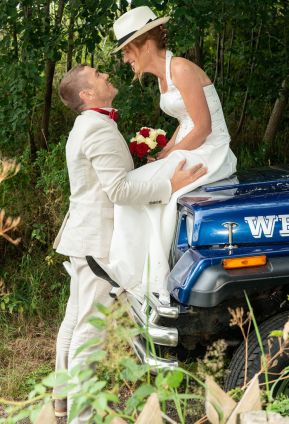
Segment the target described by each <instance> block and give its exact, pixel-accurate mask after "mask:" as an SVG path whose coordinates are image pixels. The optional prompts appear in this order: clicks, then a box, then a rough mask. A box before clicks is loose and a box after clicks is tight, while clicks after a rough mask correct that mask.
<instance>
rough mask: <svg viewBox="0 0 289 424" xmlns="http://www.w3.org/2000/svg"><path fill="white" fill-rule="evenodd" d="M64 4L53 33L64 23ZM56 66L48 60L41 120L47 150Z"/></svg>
mask: <svg viewBox="0 0 289 424" xmlns="http://www.w3.org/2000/svg"><path fill="white" fill-rule="evenodd" d="M49 3H50V2H49V0H48V2H47V4H49ZM64 4H65V0H60V1H59V6H58V11H57V16H56V19H55V24H54V28H53V32H58V31H59V28H60V25H61V21H62V16H63V10H64ZM55 65H56V62H55V61H53V60H51V59H47V61H46V66H45V78H46V82H45V94H44V108H43V114H42V120H41V132H42V137H41V147H42V148H46V149H47V148H48V144H47V143H48V136H49V134H48V128H49V119H50V110H51V99H52V87H53V78H54V72H55Z"/></svg>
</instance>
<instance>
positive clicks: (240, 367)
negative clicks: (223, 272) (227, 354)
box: [224, 311, 289, 391]
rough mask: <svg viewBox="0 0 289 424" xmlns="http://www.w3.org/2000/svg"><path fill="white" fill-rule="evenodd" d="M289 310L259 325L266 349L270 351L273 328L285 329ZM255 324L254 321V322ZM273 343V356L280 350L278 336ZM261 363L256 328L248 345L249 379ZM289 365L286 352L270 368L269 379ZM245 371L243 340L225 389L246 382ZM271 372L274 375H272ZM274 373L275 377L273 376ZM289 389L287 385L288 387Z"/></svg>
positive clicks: (261, 377)
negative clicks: (269, 342)
mask: <svg viewBox="0 0 289 424" xmlns="http://www.w3.org/2000/svg"><path fill="white" fill-rule="evenodd" d="M288 317H289V312H288V311H287V312H283V313H280V314H278V315H275V316H273V317H271V318H269V319H267V320H266V321H264V322H263V323H262V324H261V325H260V326H259V331H260V335H261V338H262V344H263V346H264V350H265V352H266V353H267V352H268V336H269V334H270V333H271V331H273V330H283V327H284V324H285V323H286V322H287V321H288ZM252 326H253V323H252ZM271 340H272V345H271V347H270V352H271V356H273V355H274V354H275V353H276V352H278V350H279V343H278V339H277V337H273V338H271ZM260 364H261V350H260V347H259V344H258V340H257V337H256V333H255V330H254V328H253V330H252V331H251V333H250V336H249V347H248V373H247V375H248V381H249V380H250V379H251V378H252V377H254V375H255V374H256V373H257V372H259V371H260V368H261V366H260ZM288 365H289V356H288V355H287V354H286V353H285V354H283V355H281V356H278V360H277V362H276V363H274V367H272V368H270V370H269V381H270V380H273V379H274V378H276V374H275V373H281V372H282V370H283V369H284V368H285V367H286V366H288ZM244 371H245V344H244V342H242V343H241V344H240V346H239V347H238V348H237V350H236V351H235V353H234V355H233V357H232V360H231V363H230V366H229V374H228V375H227V377H226V378H225V384H224V386H225V390H226V391H229V390H231V389H234V388H235V387H241V386H242V385H243V384H244ZM270 373H272V375H271V376H270ZM273 373H274V377H273ZM259 381H260V382H263V381H264V375H260V377H259ZM286 390H287V387H286Z"/></svg>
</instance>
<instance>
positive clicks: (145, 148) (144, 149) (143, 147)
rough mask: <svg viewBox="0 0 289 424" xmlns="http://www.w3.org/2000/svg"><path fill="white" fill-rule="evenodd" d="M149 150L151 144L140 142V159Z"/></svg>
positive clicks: (138, 150) (137, 146) (138, 147)
mask: <svg viewBox="0 0 289 424" xmlns="http://www.w3.org/2000/svg"><path fill="white" fill-rule="evenodd" d="M149 150H150V148H149V146H148V145H147V144H145V143H139V144H137V145H136V154H137V156H138V157H139V158H140V159H142V158H143V157H144V156H145V155H146V154H147V152H148V151H149Z"/></svg>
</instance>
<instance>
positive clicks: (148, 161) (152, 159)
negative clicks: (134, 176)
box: [147, 156, 156, 163]
mask: <svg viewBox="0 0 289 424" xmlns="http://www.w3.org/2000/svg"><path fill="white" fill-rule="evenodd" d="M155 161H156V158H154V157H152V156H147V163H150V162H155Z"/></svg>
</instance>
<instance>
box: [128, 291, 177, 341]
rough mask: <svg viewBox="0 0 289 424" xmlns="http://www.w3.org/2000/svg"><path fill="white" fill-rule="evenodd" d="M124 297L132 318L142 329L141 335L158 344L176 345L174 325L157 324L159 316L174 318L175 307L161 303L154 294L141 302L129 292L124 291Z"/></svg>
mask: <svg viewBox="0 0 289 424" xmlns="http://www.w3.org/2000/svg"><path fill="white" fill-rule="evenodd" d="M126 299H127V303H128V306H129V313H130V315H131V317H132V319H133V320H134V321H135V322H136V323H137V324H138V325H139V326H140V328H141V330H142V333H141V335H142V337H144V338H147V339H149V338H150V339H151V340H152V341H153V343H155V344H158V345H162V346H171V347H174V346H177V344H178V330H177V329H176V328H174V327H164V326H162V325H158V321H159V319H160V317H161V316H165V317H167V318H168V317H170V318H176V317H177V316H178V311H177V308H172V307H170V306H163V305H161V304H160V303H159V301H158V299H157V298H155V297H154V296H151V297H150V298H146V299H145V301H144V303H143V304H142V303H140V301H138V299H136V297H134V296H133V295H132V294H130V293H126Z"/></svg>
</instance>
